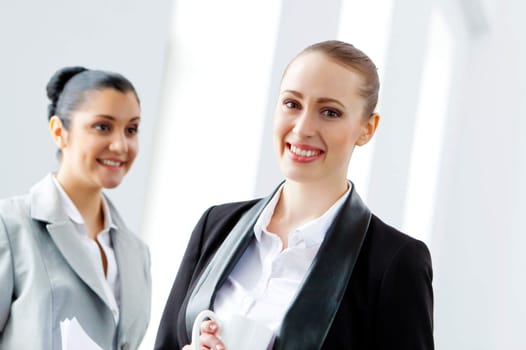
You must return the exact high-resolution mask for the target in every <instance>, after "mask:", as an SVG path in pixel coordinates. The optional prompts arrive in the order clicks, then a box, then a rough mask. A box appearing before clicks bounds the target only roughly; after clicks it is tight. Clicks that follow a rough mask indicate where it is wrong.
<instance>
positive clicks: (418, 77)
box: [0, 0, 526, 350]
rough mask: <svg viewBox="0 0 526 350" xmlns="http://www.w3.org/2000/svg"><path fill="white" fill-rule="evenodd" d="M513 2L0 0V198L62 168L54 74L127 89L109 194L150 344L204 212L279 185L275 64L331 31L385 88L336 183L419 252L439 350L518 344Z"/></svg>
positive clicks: (519, 171) (520, 78) (519, 80)
mask: <svg viewBox="0 0 526 350" xmlns="http://www.w3.org/2000/svg"><path fill="white" fill-rule="evenodd" d="M525 14H526V2H524V1H522V0H368V1H359V0H323V1H322V0H318V1H314V0H266V1H246V0H244V1H243V0H224V1H217V0H215V1H214V0H157V1H153V2H152V1H146V0H92V1H89V2H86V1H72V0H69V1H66V0H46V1H36V0H33V1H30V0H18V1H8V0H0V107H1V109H0V114H1V117H0V118H1V119H0V120H1V121H2V127H0V140H1V147H0V160H1V162H2V164H3V165H2V167H1V170H0V179H1V181H0V197H7V196H11V195H15V194H20V193H25V192H27V190H28V189H29V187H30V186H31V185H32V184H34V183H35V182H37V181H38V180H39V179H41V178H42V177H43V176H44V175H45V174H46V173H47V172H49V171H52V170H55V169H56V168H57V166H58V164H57V161H56V159H55V147H54V145H53V143H52V141H51V138H50V137H49V132H48V131H47V120H46V108H47V103H48V102H47V99H46V95H45V85H46V83H47V81H48V79H49V77H50V76H51V75H52V74H53V73H54V72H55V71H56V70H57V69H58V68H60V67H62V66H66V65H84V66H87V67H90V68H97V69H105V70H114V71H118V72H120V73H122V74H124V75H125V76H126V77H128V78H129V79H130V80H131V81H132V82H133V83H134V84H135V86H136V88H137V90H138V93H139V96H140V99H141V104H142V123H141V132H140V148H141V149H140V154H139V157H138V159H137V161H136V163H135V166H134V168H133V169H132V170H131V172H130V174H129V175H128V177H127V178H126V179H125V181H124V182H123V184H122V185H121V186H120V187H119V188H118V189H115V190H111V191H108V192H107V193H108V194H109V196H110V197H111V198H112V199H113V201H114V202H116V204H117V206H118V207H119V208H120V212H121V214H122V216H123V217H124V218H126V219H127V220H128V223H129V226H130V228H132V229H133V230H134V231H135V232H136V233H137V234H138V235H139V236H140V237H141V238H142V239H143V240H144V241H146V242H147V243H148V244H149V246H150V249H151V253H152V264H153V265H152V274H153V304H152V318H151V323H150V327H149V330H148V333H147V335H146V338H145V340H144V342H143V345H142V347H141V349H151V348H152V347H153V343H154V338H155V333H156V330H157V326H158V323H159V319H160V316H161V313H162V310H163V307H164V303H165V301H166V298H167V295H168V293H169V290H170V287H171V285H172V282H173V279H174V277H175V274H176V272H177V269H178V266H179V262H180V259H181V257H182V254H183V252H184V249H185V247H186V243H187V240H188V237H189V235H190V233H191V231H192V229H193V227H194V225H195V223H196V222H197V220H198V219H199V217H200V216H201V213H202V212H203V211H204V210H206V209H207V208H208V207H209V206H211V205H214V204H218V203H222V202H228V201H237V200H244V199H249V198H253V197H259V196H264V195H267V194H268V193H269V191H271V190H272V189H273V188H274V186H275V185H276V184H277V182H278V181H279V180H280V173H279V170H278V168H277V164H276V162H275V159H274V154H273V149H272V143H271V125H272V117H273V109H274V105H275V101H276V97H277V91H278V85H279V81H280V77H281V73H282V71H283V69H284V67H285V65H286V64H287V62H288V61H289V60H290V59H291V58H292V57H293V56H294V55H295V54H296V53H297V52H299V51H300V50H301V49H303V48H304V47H305V46H307V45H308V44H311V43H313V42H316V41H320V40H325V39H340V40H345V41H348V42H351V43H353V44H355V46H357V47H358V48H360V49H362V50H363V51H365V52H366V53H367V54H369V55H370V57H371V58H372V59H373V61H375V62H376V63H377V66H378V68H379V74H380V78H381V84H382V86H381V94H380V104H379V106H378V112H379V113H380V115H381V116H382V119H381V122H380V126H379V129H378V132H377V135H376V137H375V139H374V141H373V142H372V143H370V144H368V145H366V146H364V147H363V148H359V149H357V150H356V152H355V155H354V157H353V160H352V161H351V165H350V168H349V178H350V179H351V180H352V181H354V183H355V185H356V187H357V190H358V192H359V193H360V194H361V196H362V198H364V199H365V200H366V202H367V203H368V204H369V206H370V208H371V209H372V210H373V212H375V213H376V214H377V215H378V216H380V217H381V218H383V219H384V220H385V221H386V222H388V223H390V224H392V225H393V226H395V227H397V228H399V229H401V230H403V231H405V232H407V233H408V234H410V235H412V236H414V237H416V238H419V239H421V240H423V241H425V242H426V243H427V244H428V246H429V247H430V250H431V254H432V257H433V267H434V291H435V339H436V348H437V349H447V350H450V349H463V350H466V349H474V350H475V349H476V350H484V349H488V350H490V349H491V350H496V349H525V348H526V338H525V337H524V336H523V332H524V327H525V326H526V298H525V296H526V273H525V272H524V268H526V255H525V254H524V249H523V248H524V247H525V246H526V235H525V234H524V233H525V232H526V230H525V229H524V227H523V226H524V223H523V220H522V219H521V218H522V217H523V215H524V213H526V183H525V180H524V179H526V157H525V154H526V152H525V151H526V138H524V137H522V136H523V132H525V131H526V113H525V112H526V66H525V64H524V62H526V36H525V35H524V34H525V33H526V21H524V15H525ZM520 179H523V180H520Z"/></svg>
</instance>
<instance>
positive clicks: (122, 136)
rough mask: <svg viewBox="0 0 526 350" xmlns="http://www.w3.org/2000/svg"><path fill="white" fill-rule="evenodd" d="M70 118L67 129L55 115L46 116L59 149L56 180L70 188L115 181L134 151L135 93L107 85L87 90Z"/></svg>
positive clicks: (129, 163)
mask: <svg viewBox="0 0 526 350" xmlns="http://www.w3.org/2000/svg"><path fill="white" fill-rule="evenodd" d="M70 119H71V123H70V125H69V127H68V130H66V129H65V128H64V126H63V125H62V123H61V121H60V119H59V118H58V117H53V118H52V119H51V120H50V128H51V132H52V135H53V138H54V139H55V142H56V144H57V146H58V147H59V148H60V150H61V151H62V158H61V164H60V169H59V171H58V174H57V178H58V179H59V181H60V182H61V183H62V185H63V186H64V187H65V188H68V189H70V190H73V189H79V190H80V189H93V190H100V189H102V188H114V187H116V186H117V185H119V184H120V183H121V181H122V179H123V178H124V176H125V175H126V173H127V172H128V170H129V169H130V167H131V166H132V164H133V161H134V160H135V157H136V156H137V152H138V135H137V132H138V127H139V121H140V107H139V102H138V101H137V97H136V96H135V94H134V93H133V92H128V93H122V92H119V91H117V90H115V89H111V88H106V89H103V90H92V91H89V92H87V96H86V98H85V101H84V102H83V103H82V104H81V105H80V106H79V108H78V109H76V110H75V111H73V112H72V113H71V116H70Z"/></svg>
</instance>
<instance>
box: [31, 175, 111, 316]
mask: <svg viewBox="0 0 526 350" xmlns="http://www.w3.org/2000/svg"><path fill="white" fill-rule="evenodd" d="M51 177H52V174H48V176H46V177H45V178H44V179H43V180H42V181H40V182H39V183H37V184H36V185H35V186H33V187H32V188H31V191H30V201H31V217H32V218H33V219H35V220H37V221H43V222H47V225H46V228H47V230H48V232H49V235H50V237H51V239H52V240H53V242H54V243H55V245H56V246H57V248H58V250H59V251H60V253H61V254H62V256H63V257H64V259H65V260H66V262H67V263H68V264H69V266H70V267H71V268H72V269H73V271H75V273H76V274H77V275H78V276H79V277H80V279H81V280H82V281H84V283H86V285H87V286H88V287H89V288H91V289H92V290H93V292H95V294H97V295H98V296H99V297H100V298H101V299H102V300H103V301H104V303H105V304H106V305H108V307H109V304H108V301H107V299H106V294H105V293H104V289H103V287H102V285H101V283H100V280H99V277H98V276H97V271H96V270H95V267H94V266H93V265H92V264H91V262H90V260H89V256H88V254H87V253H86V251H85V248H84V247H83V246H82V242H81V241H80V240H79V238H78V237H77V236H76V230H75V227H74V225H73V223H72V222H71V220H70V219H69V218H68V217H67V215H66V214H65V213H64V212H63V210H62V206H61V205H60V203H61V200H60V196H59V193H58V191H57V188H56V186H55V184H54V183H53V179H52V178H51ZM49 203H56V204H54V205H51V206H50V205H49Z"/></svg>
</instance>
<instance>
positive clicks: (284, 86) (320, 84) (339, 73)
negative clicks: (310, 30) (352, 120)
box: [281, 52, 363, 100]
mask: <svg viewBox="0 0 526 350" xmlns="http://www.w3.org/2000/svg"><path fill="white" fill-rule="evenodd" d="M362 84H363V78H362V76H361V74H360V73H358V72H357V71H355V70H353V69H351V68H349V67H346V66H344V65H342V64H340V63H337V62H336V61H335V60H333V59H330V58H329V57H327V56H326V55H325V54H323V53H321V52H309V53H305V54H303V55H300V56H298V57H297V58H296V59H295V60H294V61H292V62H291V64H290V65H289V67H288V69H287V71H286V72H285V74H284V76H283V79H282V81H281V91H284V90H294V91H299V92H301V93H302V94H308V95H313V96H318V97H332V98H337V99H340V100H346V99H349V98H361V96H360V94H359V90H360V87H361V86H362ZM327 95H329V96H327Z"/></svg>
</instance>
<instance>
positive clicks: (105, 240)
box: [50, 176, 120, 324]
mask: <svg viewBox="0 0 526 350" xmlns="http://www.w3.org/2000/svg"><path fill="white" fill-rule="evenodd" d="M53 181H54V182H55V185H56V186H57V189H58V191H59V193H60V197H61V199H62V205H63V209H64V211H65V212H66V213H67V215H68V216H69V218H70V219H71V221H72V222H73V224H74V226H75V228H76V231H77V232H76V234H77V235H78V237H79V239H80V241H81V242H82V244H83V245H84V247H85V248H86V252H87V253H88V255H89V257H90V261H91V263H92V264H93V266H94V267H95V270H96V271H97V275H98V277H99V280H100V283H101V284H102V287H103V288H104V292H105V294H106V298H107V300H108V302H109V304H110V305H109V306H110V308H111V311H112V314H113V319H114V320H115V324H118V323H119V305H120V280H119V270H118V267H117V260H115V253H114V251H113V246H112V242H111V235H110V229H112V228H113V229H117V227H116V226H115V225H114V224H113V222H112V221H111V215H110V211H109V209H108V203H106V199H105V198H104V196H102V207H103V210H104V228H103V229H102V231H101V232H100V233H99V234H98V235H97V238H96V239H97V242H99V244H100V246H101V247H102V249H103V250H104V254H105V255H106V260H107V273H106V275H104V266H103V265H102V257H101V254H100V249H99V246H98V245H97V243H96V242H95V241H94V240H93V239H91V238H90V237H89V236H88V229H87V228H86V226H85V225H84V219H83V218H82V215H80V213H79V211H78V209H77V207H75V204H73V202H72V201H71V199H70V198H69V196H68V195H67V193H66V192H65V191H64V189H63V188H62V186H61V185H60V183H59V182H58V181H57V179H56V178H55V177H54V176H53ZM50 205H56V203H50ZM72 234H73V233H72Z"/></svg>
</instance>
